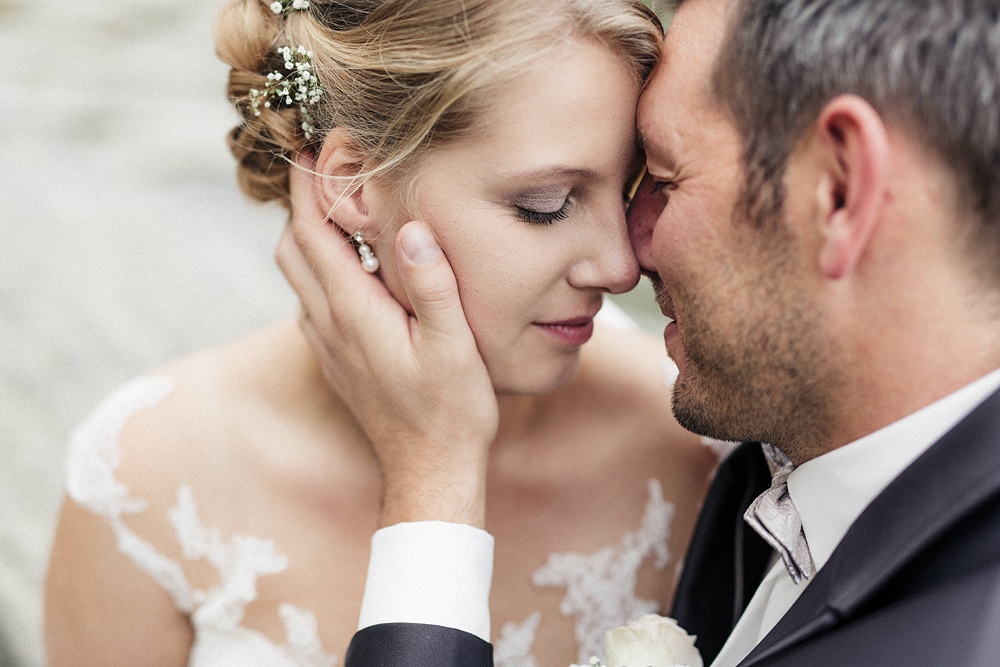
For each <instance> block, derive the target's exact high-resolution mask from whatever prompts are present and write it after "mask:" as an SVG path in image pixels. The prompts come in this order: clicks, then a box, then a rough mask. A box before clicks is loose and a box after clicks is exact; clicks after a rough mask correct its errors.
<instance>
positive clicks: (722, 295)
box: [654, 230, 838, 461]
mask: <svg viewBox="0 0 1000 667" xmlns="http://www.w3.org/2000/svg"><path fill="white" fill-rule="evenodd" d="M749 231H751V233H756V234H763V233H765V232H760V231H755V230H749ZM768 233H770V232H768ZM792 253H793V250H792V247H791V245H790V242H786V241H785V240H779V241H777V242H774V241H773V240H772V241H771V242H768V243H766V244H761V247H759V248H754V249H752V250H748V251H747V252H746V254H745V256H743V257H741V260H745V261H744V262H741V265H740V266H739V267H737V268H734V271H733V274H734V275H733V276H732V277H731V278H730V279H726V278H719V277H718V276H714V277H713V280H711V281H710V282H711V285H708V284H703V285H695V286H694V287H693V288H689V287H687V286H684V285H671V287H670V297H669V298H670V299H671V300H672V302H673V307H674V308H675V310H676V314H677V325H678V330H679V334H680V340H681V341H682V343H683V348H684V359H683V360H679V364H678V365H679V366H680V367H681V368H682V372H681V375H680V377H679V378H678V379H677V382H676V383H675V385H674V393H673V412H674V416H675V418H676V419H677V421H678V422H679V423H680V424H681V426H683V427H684V428H686V429H688V430H689V431H693V432H694V433H698V434H701V435H704V436H708V437H711V438H716V439H719V440H731V441H760V442H769V443H771V444H773V445H775V446H777V447H779V448H781V449H782V451H784V452H785V454H787V455H788V456H789V457H790V458H792V460H794V461H802V460H808V459H809V458H812V457H813V456H815V455H816V453H817V451H820V450H821V449H822V448H823V447H824V446H825V443H826V442H827V441H828V440H829V437H830V433H831V432H832V426H833V419H832V416H831V414H832V408H831V402H830V395H831V391H832V389H833V388H834V387H835V386H836V383H837V377H838V373H837V370H836V367H835V366H834V365H832V364H831V363H830V361H831V359H830V355H829V354H828V353H829V352H830V346H829V343H828V342H827V341H826V340H824V337H823V333H822V332H823V327H822V318H821V315H820V313H819V312H818V309H817V308H816V306H815V304H813V303H812V302H811V301H810V299H809V297H808V295H807V293H806V292H805V290H804V289H802V287H801V286H800V285H799V284H798V282H797V280H796V274H795V272H794V270H793V267H794V266H795V258H794V255H793V254H792ZM705 282H706V283H707V282H709V281H705ZM654 287H656V288H657V289H661V290H662V289H663V287H662V284H656V281H654ZM699 287H700V289H699ZM709 287H710V288H711V289H706V288H709Z"/></svg>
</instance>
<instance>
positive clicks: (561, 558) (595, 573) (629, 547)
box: [495, 479, 674, 667]
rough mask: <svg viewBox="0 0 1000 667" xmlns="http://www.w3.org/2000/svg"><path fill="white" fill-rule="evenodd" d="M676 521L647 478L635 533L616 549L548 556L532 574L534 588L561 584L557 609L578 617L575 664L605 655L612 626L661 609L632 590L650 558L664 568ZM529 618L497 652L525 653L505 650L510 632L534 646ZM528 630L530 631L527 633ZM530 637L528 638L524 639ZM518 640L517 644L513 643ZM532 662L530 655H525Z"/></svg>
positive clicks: (510, 666)
mask: <svg viewBox="0 0 1000 667" xmlns="http://www.w3.org/2000/svg"><path fill="white" fill-rule="evenodd" d="M673 518H674V506H673V505H672V504H671V503H668V502H666V501H664V499H663V487H662V486H661V485H660V482H659V480H656V479H651V480H649V501H648V502H647V503H646V512H645V515H644V516H643V518H642V524H641V525H640V527H639V529H638V530H636V531H634V532H630V533H627V534H626V535H625V536H624V537H623V538H622V541H621V542H620V543H619V544H618V546H616V547H608V548H605V549H601V550H600V551H596V552H594V553H592V554H589V555H584V554H575V553H564V554H552V555H551V556H549V560H548V562H547V563H546V564H545V565H544V566H543V567H542V568H540V569H539V570H537V571H536V572H535V573H534V575H533V576H532V581H533V582H534V584H535V585H536V586H564V587H565V588H566V597H564V598H563V600H562V603H561V604H560V605H559V611H560V612H562V614H563V615H564V616H574V617H575V618H576V628H575V635H576V641H577V647H578V653H577V655H578V658H577V661H578V662H580V663H586V662H587V660H589V659H590V657H591V656H594V655H596V656H601V657H603V655H604V633H605V632H606V631H607V630H609V629H610V628H615V627H618V626H621V625H625V624H626V623H627V622H628V621H630V620H632V619H635V618H638V617H640V616H642V615H643V614H649V613H653V612H656V611H659V608H660V605H659V603H658V602H656V601H654V600H643V599H641V598H639V597H637V596H636V594H635V586H636V581H637V579H638V575H639V568H640V567H641V566H642V564H643V562H644V561H645V560H646V559H647V558H650V557H655V561H654V565H655V567H656V569H657V570H661V571H662V570H663V569H664V568H665V567H666V566H667V563H668V562H669V560H670V551H669V549H668V548H667V538H668V537H669V536H670V524H671V522H672V521H673ZM532 622H533V617H529V619H528V622H526V623H525V624H522V625H521V626H515V625H513V624H509V626H511V627H508V626H504V628H503V637H502V638H501V642H498V643H497V654H498V655H503V656H506V655H507V652H508V651H509V653H510V655H511V656H512V657H518V656H525V655H527V654H528V651H527V650H523V649H522V650H520V651H514V650H513V648H511V649H507V647H505V646H503V640H504V639H506V638H507V636H508V634H509V635H510V637H511V638H512V640H511V644H512V645H514V646H519V647H523V646H525V645H527V646H528V647H529V648H528V650H530V644H531V643H533V642H534V634H535V630H537V627H538V623H537V622H533V625H532ZM529 630H530V633H529V632H528V631H529ZM529 634H530V636H528V635H529ZM515 639H516V641H514V640H515ZM495 657H496V656H495ZM528 657H529V658H530V656H528ZM521 660H522V661H521V662H511V663H506V662H503V663H501V662H500V661H499V660H496V662H497V664H498V665H502V667H522V666H525V667H527V666H529V665H531V664H533V660H532V662H531V663H529V662H526V661H525V659H524V658H521Z"/></svg>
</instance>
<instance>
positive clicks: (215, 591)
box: [67, 369, 711, 667]
mask: <svg viewBox="0 0 1000 667" xmlns="http://www.w3.org/2000/svg"><path fill="white" fill-rule="evenodd" d="M666 370H667V372H668V377H667V378H666V379H667V380H669V381H670V382H671V383H672V381H673V378H672V377H669V369H666ZM173 386H174V383H173V381H172V380H171V379H169V378H164V377H147V378H141V379H139V380H135V381H134V382H132V383H130V384H128V385H126V386H125V387H123V388H121V389H119V390H118V391H117V392H115V393H114V394H113V395H112V396H110V397H109V398H108V399H107V400H106V401H105V402H104V403H103V404H102V405H101V406H100V407H98V408H97V410H95V411H94V412H93V413H92V414H91V416H90V417H89V418H88V419H87V420H86V421H85V422H84V423H83V424H81V425H80V427H79V428H78V429H77V430H76V431H75V432H74V433H73V436H72V438H71V441H70V446H69V453H68V462H67V466H68V474H67V492H68V494H69V496H70V497H71V498H72V499H73V500H74V501H75V502H76V503H78V504H79V505H81V506H82V507H85V508H86V509H88V510H89V511H91V512H93V513H95V514H97V515H100V516H102V517H105V518H106V519H107V520H108V522H109V523H110V524H111V527H112V528H113V530H114V534H115V538H116V540H117V546H118V549H119V550H120V551H121V552H122V553H123V554H125V555H126V556H127V557H128V558H129V559H131V560H132V562H133V563H135V565H136V567H138V568H139V569H141V570H143V571H144V572H146V573H147V574H148V575H149V576H150V577H152V578H153V579H154V580H155V581H156V582H157V583H158V584H159V585H160V586H161V587H162V588H163V589H164V590H165V591H166V592H167V593H169V594H170V596H171V597H172V598H173V601H174V604H175V605H176V606H177V608H178V609H179V610H180V611H182V612H184V613H185V614H188V615H189V617H190V619H191V624H192V626H193V627H194V632H195V640H194V646H193V647H192V649H191V656H190V659H189V662H188V665H189V667H333V665H335V664H337V658H336V657H335V656H333V655H330V654H327V653H326V652H325V651H324V650H323V646H322V645H321V643H320V640H319V635H318V633H317V622H316V617H315V616H314V615H313V614H312V613H311V612H310V611H308V610H305V609H300V608H298V607H296V606H294V605H292V604H282V605H280V606H279V607H278V610H277V613H278V614H279V615H280V617H281V620H282V622H283V623H284V626H285V631H286V637H285V642H284V643H283V644H280V645H279V644H276V643H274V642H273V641H271V640H270V639H269V638H267V637H266V636H264V635H263V634H261V633H259V632H257V631H254V630H252V629H250V628H247V627H244V626H243V625H242V620H243V610H244V608H245V607H246V605H247V604H248V603H250V602H252V601H253V600H254V599H256V597H257V579H258V578H259V577H262V576H267V575H269V574H276V573H278V572H281V571H283V570H285V569H286V568H287V567H288V565H289V563H288V559H287V558H286V557H285V556H284V555H282V554H280V553H277V552H276V551H275V549H274V543H273V542H271V541H270V540H267V539H262V538H261V537H259V536H251V535H232V536H228V537H226V538H224V537H223V536H222V535H221V534H220V533H219V531H218V530H216V529H213V528H210V527H206V526H204V525H202V523H201V521H200V520H199V518H198V509H197V505H196V503H195V498H194V495H193V493H192V491H191V489H190V488H189V487H187V486H181V487H180V488H179V489H178V490H177V502H176V505H175V506H174V507H173V508H171V509H170V510H169V513H168V519H169V520H170V523H171V524H172V525H173V527H174V533H175V535H176V539H177V541H178V543H179V544H180V546H181V549H182V554H183V557H184V558H185V559H186V560H191V561H196V560H205V561H207V562H209V563H210V564H211V565H213V566H214V567H215V569H216V570H217V571H218V583H217V584H216V585H215V586H213V587H212V588H210V589H208V590H201V589H196V588H193V587H192V586H191V584H190V583H189V582H188V580H187V577H186V576H185V575H184V571H183V569H182V568H181V566H180V564H179V563H178V562H176V561H173V560H170V559H169V558H166V557H164V556H163V555H162V554H160V553H159V552H158V551H157V550H156V549H155V548H154V547H153V545H151V544H150V543H149V542H147V541H145V540H143V539H142V538H140V537H139V536H137V535H136V534H135V533H133V532H132V531H131V530H129V528H128V527H127V526H126V525H125V524H124V522H123V520H122V518H123V517H124V516H126V515H130V514H137V513H139V512H143V511H146V510H147V503H146V502H145V501H144V500H142V499H141V498H135V497H133V496H132V495H131V493H130V492H129V489H128V488H127V487H126V486H125V485H124V484H122V483H121V482H119V481H118V480H117V479H116V478H115V471H116V470H117V468H118V466H119V464H120V463H121V450H120V448H119V445H118V438H119V436H120V434H121V432H122V429H123V428H124V427H125V424H126V422H127V421H128V420H129V418H130V417H132V416H133V415H134V414H136V413H137V412H139V411H141V410H144V409H148V408H152V407H154V406H156V405H157V404H159V403H160V402H161V401H163V400H164V399H165V398H166V397H167V396H169V395H170V393H171V392H172V390H173ZM707 444H711V443H707ZM673 515H674V508H673V505H671V504H670V503H667V502H665V501H664V500H663V492H662V489H661V488H660V484H659V482H658V481H657V480H650V481H649V500H648V502H647V505H646V511H645V515H644V517H643V519H642V522H641V524H640V525H639V526H637V527H636V529H635V530H634V531H632V532H627V533H625V534H624V535H623V536H622V539H621V541H620V542H619V543H618V544H617V545H615V546H609V547H607V548H604V549H601V550H599V551H596V552H594V553H592V554H576V553H557V554H552V555H551V556H550V557H549V559H548V562H547V563H546V564H545V565H544V566H543V567H542V568H540V569H539V570H537V571H536V572H535V573H534V575H533V577H532V580H533V583H534V584H535V585H536V586H554V587H561V588H565V590H566V595H565V597H564V598H563V600H562V604H561V605H560V612H561V613H562V614H563V615H565V616H571V617H573V618H574V619H575V632H576V641H577V645H578V649H579V658H578V661H579V662H580V663H584V662H586V661H587V660H588V659H589V657H590V656H592V655H602V653H603V643H604V632H605V631H606V630H608V629H609V628H612V627H617V626H619V625H624V624H625V623H626V622H627V621H629V620H631V619H633V618H637V617H638V616H641V615H642V614H645V613H649V612H654V611H658V610H659V609H658V606H659V605H658V604H657V603H656V602H654V601H651V600H642V599H640V598H638V597H637V596H636V595H635V585H636V577H637V573H638V570H639V567H640V566H641V565H642V563H643V562H644V561H645V560H646V559H648V558H653V559H654V563H655V566H656V567H657V568H658V569H660V570H663V569H664V568H665V567H666V565H667V563H668V561H669V559H670V552H669V551H668V550H667V538H668V537H669V535H670V524H671V521H672V520H673ZM541 618H542V614H541V612H531V613H527V614H526V616H525V620H524V621H523V622H521V623H519V624H517V623H508V624H506V625H504V627H503V628H502V629H501V633H500V638H499V639H498V640H497V641H496V642H495V646H494V659H495V663H496V665H497V667H536V663H535V660H534V658H533V657H532V653H531V651H532V644H533V643H534V639H535V632H536V630H537V629H538V627H539V623H540V622H541Z"/></svg>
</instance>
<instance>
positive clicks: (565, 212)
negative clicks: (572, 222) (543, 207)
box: [515, 199, 569, 225]
mask: <svg viewBox="0 0 1000 667" xmlns="http://www.w3.org/2000/svg"><path fill="white" fill-rule="evenodd" d="M515 208H516V209H517V219H518V220H520V221H521V222H526V223H528V224H529V225H551V224H552V223H553V222H558V221H560V220H565V219H566V218H568V217H569V199H567V200H566V201H564V202H563V205H562V206H560V207H559V210H557V211H551V212H550V211H535V210H533V209H530V208H523V207H521V206H516V205H515Z"/></svg>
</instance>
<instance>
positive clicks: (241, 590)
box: [66, 377, 336, 667]
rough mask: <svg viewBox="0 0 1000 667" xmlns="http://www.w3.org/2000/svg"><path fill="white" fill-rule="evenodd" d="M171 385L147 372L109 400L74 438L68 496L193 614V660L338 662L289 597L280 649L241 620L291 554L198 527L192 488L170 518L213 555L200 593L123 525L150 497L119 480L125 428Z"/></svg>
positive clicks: (246, 664)
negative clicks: (210, 578) (266, 578)
mask: <svg viewBox="0 0 1000 667" xmlns="http://www.w3.org/2000/svg"><path fill="white" fill-rule="evenodd" d="M173 390H174V381H173V380H171V379H169V378H164V377H148V378H141V379H138V380H135V381H133V382H131V383H129V384H128V385H126V386H124V387H122V388H121V389H119V390H118V391H117V392H115V393H114V394H112V395H111V396H110V397H109V398H108V399H107V400H105V402H104V403H103V404H102V405H101V406H100V407H98V408H97V410H95V411H94V412H93V413H92V414H91V416H90V417H89V418H88V419H87V420H86V421H84V423H83V424H81V425H80V427H79V428H77V429H76V431H74V432H73V434H72V436H71V439H70V445H69V450H68V455H67V476H66V490H67V493H68V494H69V496H70V498H72V499H73V500H74V501H75V502H76V503H77V504H79V505H80V506H81V507H84V508H86V509H87V510H89V511H90V512H93V513H94V514H96V515H99V516H102V517H104V518H106V519H107V520H108V522H109V523H110V524H111V527H112V529H113V531H114V535H115V541H116V544H117V547H118V550H119V551H121V552H122V553H123V554H125V555H126V556H128V558H129V559H130V560H131V561H132V562H133V563H134V564H135V566H136V567H138V568H139V569H140V570H142V571H143V572H145V573H146V574H148V575H149V576H150V577H152V578H153V579H154V580H155V581H156V582H157V583H158V584H159V585H160V586H161V587H162V588H163V589H164V590H165V591H167V593H169V594H170V596H171V597H172V598H173V601H174V604H175V605H176V606H177V608H178V609H179V610H181V611H182V612H185V613H187V614H189V615H190V618H191V623H192V626H193V627H194V629H195V643H194V647H193V648H192V651H191V659H190V663H189V665H190V667H226V666H228V665H233V666H234V667H236V666H237V665H238V666H239V667H265V666H266V667H333V665H335V664H336V658H335V657H333V656H330V655H327V654H326V653H324V652H323V649H322V646H321V644H320V641H319V634H318V628H317V621H316V617H315V616H314V615H313V614H312V613H311V612H308V611H305V610H302V609H298V608H297V607H295V606H293V605H290V604H282V605H280V606H279V607H278V609H277V613H278V615H279V616H280V618H281V621H282V623H283V625H284V626H285V630H286V635H287V637H286V642H287V643H286V644H285V645H284V646H276V645H275V644H273V643H272V642H270V640H268V639H267V638H266V637H264V636H263V635H262V634H260V633H258V632H255V631H253V630H249V629H247V628H244V627H242V626H241V622H242V620H243V612H244V608H245V607H246V605H247V604H248V603H250V602H252V601H253V600H255V599H256V598H257V579H258V577H260V576H261V575H267V574H275V573H278V572H281V571H283V570H284V569H285V568H287V567H288V559H287V558H286V557H285V556H284V555H282V554H279V553H277V552H276V551H275V548H274V543H273V542H271V541H270V540H261V539H258V538H256V537H251V536H244V535H233V536H232V537H230V539H229V540H228V541H226V540H223V539H222V536H221V535H220V533H219V531H218V530H215V529H212V528H207V527H205V526H204V525H202V523H201V521H200V519H199V517H198V511H197V507H196V505H195V500H194V493H193V491H192V490H191V488H190V487H188V486H181V487H180V488H179V489H178V491H177V504H176V505H175V506H174V507H173V508H171V509H170V510H169V512H168V518H169V520H170V523H171V524H172V525H173V527H174V533H175V535H176V538H177V541H178V543H179V544H180V546H181V550H182V554H183V557H184V559H185V560H191V561H194V560H202V559H204V560H207V561H208V562H209V563H211V564H212V565H213V566H214V567H215V569H216V570H217V571H218V573H219V583H218V584H217V585H215V586H213V587H211V588H210V589H208V590H199V589H193V588H192V587H191V585H190V583H189V582H188V580H187V577H186V576H185V575H184V570H183V569H182V568H181V566H180V564H179V563H178V562H176V561H174V560H171V559H169V558H167V557H165V556H163V555H162V554H161V553H159V552H158V551H157V550H156V548H155V547H153V545H152V544H150V543H149V542H147V541H146V540H143V539H142V538H140V537H139V536H138V535H136V534H135V533H134V532H132V531H131V530H130V529H129V528H128V526H126V525H125V523H124V521H123V517H126V516H128V515H133V514H138V513H139V512H143V511H145V510H146V509H147V507H148V504H147V503H146V502H145V501H144V500H142V499H140V498H135V497H133V496H132V495H131V493H130V491H129V489H128V487H127V486H126V485H125V484H123V483H121V482H120V481H118V480H117V479H116V478H115V472H116V471H117V470H118V467H119V466H120V465H121V461H122V452H121V448H120V446H119V439H120V436H121V433H122V431H123V430H124V428H125V425H126V423H127V422H128V420H129V419H130V418H131V417H132V416H134V415H135V414H137V413H138V412H141V411H142V410H146V409H150V408H153V407H156V406H157V405H159V404H160V403H161V402H162V401H163V400H165V399H166V398H167V397H168V396H170V394H171V393H172V392H173Z"/></svg>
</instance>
